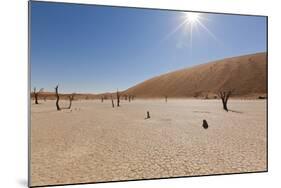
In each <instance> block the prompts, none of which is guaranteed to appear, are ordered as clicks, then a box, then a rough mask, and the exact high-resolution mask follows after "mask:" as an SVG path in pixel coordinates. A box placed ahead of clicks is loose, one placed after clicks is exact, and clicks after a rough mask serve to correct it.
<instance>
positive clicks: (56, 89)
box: [55, 85, 60, 111]
mask: <svg viewBox="0 0 281 188" xmlns="http://www.w3.org/2000/svg"><path fill="white" fill-rule="evenodd" d="M58 89H59V85H57V86H56V87H55V91H56V97H57V101H56V107H57V110H58V111H59V110H60V106H59V100H60V96H59V92H58Z"/></svg>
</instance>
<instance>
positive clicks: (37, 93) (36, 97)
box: [33, 87, 43, 104]
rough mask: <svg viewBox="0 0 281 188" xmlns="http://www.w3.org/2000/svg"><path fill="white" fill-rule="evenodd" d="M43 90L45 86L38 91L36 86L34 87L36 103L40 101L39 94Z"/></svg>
mask: <svg viewBox="0 0 281 188" xmlns="http://www.w3.org/2000/svg"><path fill="white" fill-rule="evenodd" d="M41 92H43V88H41V89H40V90H39V91H38V92H36V87H34V89H33V95H34V100H35V104H39V103H38V95H39V93H41Z"/></svg>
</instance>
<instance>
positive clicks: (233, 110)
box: [228, 110, 243, 114]
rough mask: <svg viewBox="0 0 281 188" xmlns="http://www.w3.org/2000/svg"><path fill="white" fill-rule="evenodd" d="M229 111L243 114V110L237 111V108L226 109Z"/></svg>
mask: <svg viewBox="0 0 281 188" xmlns="http://www.w3.org/2000/svg"><path fill="white" fill-rule="evenodd" d="M228 111H229V112H234V113H238V114H243V112H241V111H237V110H228Z"/></svg>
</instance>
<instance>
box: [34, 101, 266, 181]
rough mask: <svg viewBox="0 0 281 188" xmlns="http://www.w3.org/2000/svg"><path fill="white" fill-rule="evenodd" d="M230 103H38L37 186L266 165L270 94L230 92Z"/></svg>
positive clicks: (230, 170) (261, 168)
mask: <svg viewBox="0 0 281 188" xmlns="http://www.w3.org/2000/svg"><path fill="white" fill-rule="evenodd" d="M40 102H41V101H40ZM64 105H65V106H66V105H67V103H65V104H64ZM229 108H230V109H231V110H233V111H230V112H225V111H223V110H222V104H221V101H219V100H192V99H186V100H183V99H182V100H180V99H178V100H176V99H174V100H172V99H170V100H168V103H165V101H164V100H135V101H133V102H131V103H129V102H128V101H121V107H119V108H112V107H111V101H109V100H107V101H104V102H103V103H101V101H99V100H95V101H74V102H73V107H72V110H62V111H56V109H55V101H47V102H41V104H39V105H34V104H32V105H31V163H30V164H31V185H32V186H39V185H46V184H71V183H82V182H103V181H117V180H132V179H147V178H149V179H150V178H162V177H177V176H194V175H206V174H221V173H238V172H253V171H265V170H266V168H267V165H266V164H267V161H266V160H267V158H266V151H267V144H266V142H267V141H266V140H267V138H266V132H267V131H266V126H267V125H266V101H264V100H231V99H230V101H229ZM147 110H149V111H150V115H151V118H150V119H145V116H146V111H147ZM203 119H206V120H207V122H208V124H209V128H208V129H203V128H202V121H203Z"/></svg>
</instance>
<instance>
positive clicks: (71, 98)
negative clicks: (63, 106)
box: [68, 93, 75, 109]
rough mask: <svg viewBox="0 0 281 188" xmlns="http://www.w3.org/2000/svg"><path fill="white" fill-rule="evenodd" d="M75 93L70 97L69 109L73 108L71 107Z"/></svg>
mask: <svg viewBox="0 0 281 188" xmlns="http://www.w3.org/2000/svg"><path fill="white" fill-rule="evenodd" d="M74 95H75V94H74V93H72V94H71V95H70V96H69V106H68V109H70V108H71V105H72V101H73V100H74Z"/></svg>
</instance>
